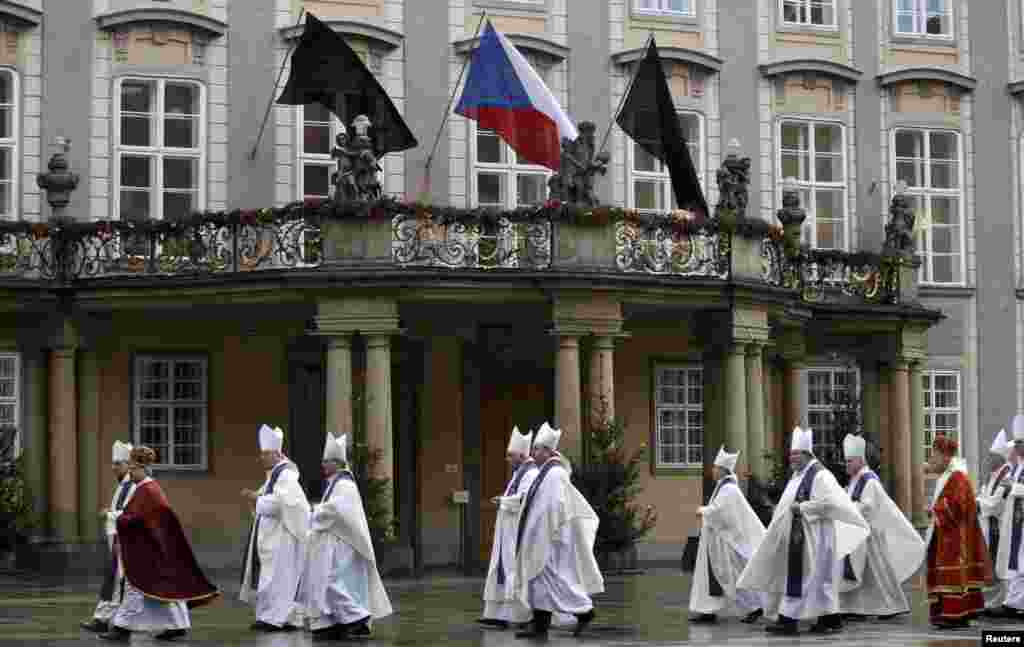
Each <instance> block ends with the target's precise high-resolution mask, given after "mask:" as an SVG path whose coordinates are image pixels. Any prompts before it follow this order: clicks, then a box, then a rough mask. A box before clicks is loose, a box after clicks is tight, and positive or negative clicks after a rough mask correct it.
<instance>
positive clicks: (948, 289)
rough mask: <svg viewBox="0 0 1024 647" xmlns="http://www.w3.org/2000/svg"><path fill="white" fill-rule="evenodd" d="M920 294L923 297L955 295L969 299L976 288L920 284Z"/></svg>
mask: <svg viewBox="0 0 1024 647" xmlns="http://www.w3.org/2000/svg"><path fill="white" fill-rule="evenodd" d="M917 290H918V294H920V295H921V296H922V297H954V298H961V299H969V298H971V297H973V296H974V293H975V289H974V288H968V287H963V286H959V285H919V286H918V288H917Z"/></svg>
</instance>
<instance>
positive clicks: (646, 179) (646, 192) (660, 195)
mask: <svg viewBox="0 0 1024 647" xmlns="http://www.w3.org/2000/svg"><path fill="white" fill-rule="evenodd" d="M679 125H680V127H681V128H682V131H683V137H684V138H686V143H687V146H688V147H689V149H690V157H691V159H693V165H694V167H695V168H696V169H697V177H698V178H700V184H701V188H702V189H703V188H704V187H705V181H704V117H703V115H701V114H699V113H696V112H680V113H679ZM631 150H632V154H631V155H630V157H631V159H632V163H631V164H630V171H631V173H630V175H631V180H630V199H629V201H630V204H631V205H632V207H633V208H634V209H638V210H641V211H653V212H665V211H670V210H674V209H676V196H675V193H674V192H673V191H672V179H671V178H670V177H669V173H668V168H666V167H665V165H664V164H663V163H662V162H661V160H659V159H658V158H656V157H654V156H653V155H651V154H649V153H648V152H647V151H645V150H644V149H643V148H641V147H639V146H637V145H636V143H635V142H632V140H631Z"/></svg>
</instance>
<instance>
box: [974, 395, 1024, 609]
mask: <svg viewBox="0 0 1024 647" xmlns="http://www.w3.org/2000/svg"><path fill="white" fill-rule="evenodd" d="M1012 430H1013V431H1012V433H1013V450H1012V451H1013V455H1014V457H1015V458H1016V461H1017V464H1016V465H1015V466H1014V467H1013V470H1012V471H1011V472H1010V476H1009V477H1008V478H1007V479H1005V480H1004V481H1003V483H1002V484H1001V485H1000V488H1001V489H1002V490H1003V491H1004V492H1005V493H1006V494H1007V500H1006V504H1005V508H1004V509H1003V514H1002V518H1001V520H1000V524H999V546H998V548H997V552H996V563H995V568H994V571H995V573H994V575H995V579H998V580H1004V581H1005V582H1006V599H1005V602H1004V604H1003V614H1004V615H1006V616H1008V617H1013V618H1024V460H1022V458H1024V416H1022V415H1020V414H1017V415H1015V416H1014V417H1013V423H1012ZM984 530H985V529H984V528H982V534H984Z"/></svg>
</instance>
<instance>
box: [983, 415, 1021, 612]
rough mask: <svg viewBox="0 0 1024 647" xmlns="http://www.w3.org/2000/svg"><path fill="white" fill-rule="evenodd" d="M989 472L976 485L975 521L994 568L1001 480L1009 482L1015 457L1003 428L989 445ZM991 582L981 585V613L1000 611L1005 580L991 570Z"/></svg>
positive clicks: (1004, 495) (1004, 496)
mask: <svg viewBox="0 0 1024 647" xmlns="http://www.w3.org/2000/svg"><path fill="white" fill-rule="evenodd" d="M988 451H989V454H988V470H989V476H988V480H986V481H985V484H984V485H982V486H981V487H980V488H979V489H978V496H977V501H978V521H979V522H980V523H981V533H982V535H984V537H985V544H986V545H987V546H988V554H989V558H990V559H991V560H992V566H993V570H996V568H995V567H996V564H997V563H998V555H999V543H1000V541H999V524H1000V522H1001V521H1002V518H1003V511H1004V510H1006V507H1007V506H1006V502H1007V500H1008V499H1009V491H1008V488H1007V487H1004V486H1003V484H1004V483H1006V484H1009V478H1010V474H1011V472H1012V471H1013V468H1014V467H1015V466H1016V457H1015V456H1012V448H1011V446H1010V444H1009V443H1008V442H1007V441H1006V430H1005V429H1000V430H999V433H998V434H997V435H996V437H995V440H993V441H992V446H991V447H990V448H989V450H988ZM993 575H994V577H993V583H992V586H991V587H989V588H987V589H985V591H984V594H985V611H984V612H983V613H984V614H985V615H1001V614H1002V610H1003V605H1004V604H1005V602H1006V581H1005V580H1002V579H1000V578H999V576H998V575H996V574H995V573H993Z"/></svg>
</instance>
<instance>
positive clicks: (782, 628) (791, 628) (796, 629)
mask: <svg viewBox="0 0 1024 647" xmlns="http://www.w3.org/2000/svg"><path fill="white" fill-rule="evenodd" d="M764 630H765V631H767V632H768V633H770V634H779V635H782V636H795V635H797V634H798V633H800V625H799V624H797V621H796V620H794V619H793V618H787V617H786V616H784V615H782V614H779V619H778V620H776V621H775V622H774V623H773V624H770V625H768V626H767V627H765V628H764Z"/></svg>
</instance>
